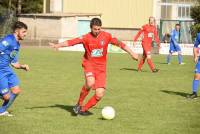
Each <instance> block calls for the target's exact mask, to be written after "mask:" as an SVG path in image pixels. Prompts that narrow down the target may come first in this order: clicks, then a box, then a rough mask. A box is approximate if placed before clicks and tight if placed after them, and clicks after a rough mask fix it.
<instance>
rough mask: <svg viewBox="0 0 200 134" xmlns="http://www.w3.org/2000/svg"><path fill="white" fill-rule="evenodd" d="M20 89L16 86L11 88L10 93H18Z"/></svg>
mask: <svg viewBox="0 0 200 134" xmlns="http://www.w3.org/2000/svg"><path fill="white" fill-rule="evenodd" d="M21 91H22V90H21V89H20V88H18V87H17V88H13V89H12V93H14V94H20V93H21Z"/></svg>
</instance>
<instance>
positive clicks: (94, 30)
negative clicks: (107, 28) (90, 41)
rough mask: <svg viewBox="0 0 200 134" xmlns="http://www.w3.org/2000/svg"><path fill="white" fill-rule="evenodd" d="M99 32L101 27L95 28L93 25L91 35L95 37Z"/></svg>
mask: <svg viewBox="0 0 200 134" xmlns="http://www.w3.org/2000/svg"><path fill="white" fill-rule="evenodd" d="M100 31H101V26H96V25H93V26H92V28H91V32H92V34H93V35H94V36H95V37H97V36H98V34H99V33H100Z"/></svg>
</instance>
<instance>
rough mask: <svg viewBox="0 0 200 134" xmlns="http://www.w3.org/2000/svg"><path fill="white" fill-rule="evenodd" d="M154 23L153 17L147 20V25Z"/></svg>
mask: <svg viewBox="0 0 200 134" xmlns="http://www.w3.org/2000/svg"><path fill="white" fill-rule="evenodd" d="M154 23H155V19H154V18H153V17H150V18H149V24H150V25H154Z"/></svg>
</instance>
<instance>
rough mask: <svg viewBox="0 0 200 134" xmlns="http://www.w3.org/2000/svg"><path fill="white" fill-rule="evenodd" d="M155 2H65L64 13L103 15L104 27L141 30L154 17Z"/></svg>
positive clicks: (120, 0) (80, 0) (114, 0)
mask: <svg viewBox="0 0 200 134" xmlns="http://www.w3.org/2000/svg"><path fill="white" fill-rule="evenodd" d="M153 3H154V0H123V1H122V0H63V12H75V13H76V12H79V13H102V17H101V18H102V21H103V27H109V28H139V27H141V25H142V24H144V23H147V21H148V17H149V16H152V15H153Z"/></svg>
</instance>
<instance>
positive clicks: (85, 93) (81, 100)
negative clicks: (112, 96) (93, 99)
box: [78, 86, 89, 105]
mask: <svg viewBox="0 0 200 134" xmlns="http://www.w3.org/2000/svg"><path fill="white" fill-rule="evenodd" d="M88 93H89V90H87V89H86V88H85V86H83V87H82V89H81V93H80V97H79V100H78V104H79V105H82V104H83V101H84V99H85V97H86V96H87V95H88Z"/></svg>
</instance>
